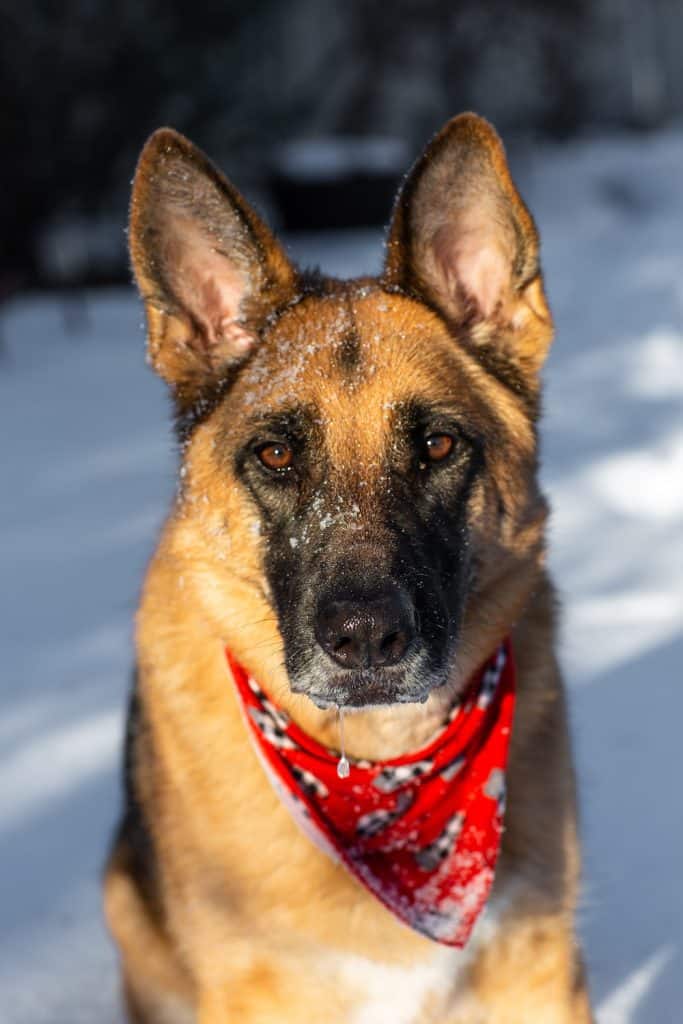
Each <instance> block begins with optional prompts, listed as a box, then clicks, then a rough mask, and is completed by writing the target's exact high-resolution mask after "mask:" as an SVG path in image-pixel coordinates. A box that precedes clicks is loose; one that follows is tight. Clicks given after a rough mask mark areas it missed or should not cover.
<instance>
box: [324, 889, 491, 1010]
mask: <svg viewBox="0 0 683 1024" xmlns="http://www.w3.org/2000/svg"><path fill="white" fill-rule="evenodd" d="M505 903H507V901H505ZM502 904H503V901H502V900H501V899H500V897H498V898H496V897H494V899H492V900H491V901H490V903H489V905H488V906H487V907H486V909H485V910H484V912H483V913H482V915H481V917H480V919H479V921H478V922H477V924H476V926H475V928H474V931H473V932H472V936H471V938H470V940H469V942H468V943H467V946H466V947H465V948H464V949H452V948H450V947H448V946H442V945H438V944H436V943H435V944H434V950H433V953H432V955H431V956H430V957H429V958H427V959H425V960H422V961H421V962H419V963H417V964H414V965H393V964H386V963H382V962H381V961H379V960H371V959H369V958H367V957H361V956H355V955H353V954H340V955H338V956H335V958H334V969H335V975H336V977H337V978H338V980H339V983H340V984H341V985H342V986H345V987H348V989H349V990H350V991H351V992H353V993H354V996H355V1000H356V1001H355V1005H354V1010H353V1012H352V1014H351V1015H350V1017H349V1024H388V1022H391V1024H422V1021H423V1020H431V1019H432V1017H431V1013H435V1012H436V1013H439V1012H440V1011H441V1012H443V1011H445V1010H446V1009H447V1007H449V1005H452V1003H453V1002H455V1001H456V1000H457V998H458V996H459V995H460V994H461V993H462V984H463V974H464V972H465V971H466V969H467V967H468V966H469V965H470V964H471V963H472V961H473V960H474V959H475V957H476V955H477V954H478V952H479V951H480V950H481V949H482V947H484V946H485V945H487V944H488V943H489V942H490V941H491V940H492V938H493V937H494V935H495V934H496V932H497V930H498V927H499V923H500V911H501V909H502ZM429 1011H431V1013H429ZM423 1014H428V1016H426V1017H423V1016H422V1015H423Z"/></svg>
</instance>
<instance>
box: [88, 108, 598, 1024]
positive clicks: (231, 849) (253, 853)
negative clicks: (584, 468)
mask: <svg viewBox="0 0 683 1024" xmlns="http://www.w3.org/2000/svg"><path fill="white" fill-rule="evenodd" d="M130 251H131V258H132V264H133V268H134V274H135V278H136V281H137V285H138V287H139V290H140V293H141V296H142V299H143V301H144V304H145V308H146V316H147V325H148V359H149V361H150V363H151V365H152V367H153V368H154V369H155V370H156V372H157V373H158V374H160V376H161V377H162V378H163V379H164V380H165V381H166V383H167V384H168V386H169V389H170V392H171V395H172V398H173V405H174V409H175V420H176V429H177V433H178V439H179V448H180V474H179V486H178V494H177V498H176V500H175V502H174V505H173V508H172V511H171V513H170V515H169V517H168V520H167V522H166V524H165V526H164V528H163V531H162V534H161V538H160V542H159V545H158V548H157V550H156V553H155V554H154V557H153V558H152V561H151V564H150V566H149V570H148V573H147V576H146V580H145V583H144V587H143V591H142V597H141V603H140V608H139V612H138V617H137V669H136V680H135V685H134V690H133V695H132V699H131V705H130V712H129V718H128V732H127V743H126V757H125V762H126V768H125V809H124V813H123V818H122V821H121V824H120V827H119V829H118V832H117V835H116V839H115V841H114V844H113V847H112V851H111V854H110V858H109V861H108V865H107V869H106V876H105V912H106V917H107V921H108V925H109V928H110V931H111V933H112V935H113V937H114V939H115V941H116V943H117V946H118V950H119V953H120V960H121V971H122V979H123V989H124V994H125V1001H126V1006H127V1012H128V1016H129V1019H130V1021H132V1022H137V1024H184V1022H190V1021H193V1022H198V1024H228V1022H232V1021H234V1022H239V1024H271V1022H272V1024H275V1022H277V1024H287V1022H290V1021H291V1022H294V1021H296V1022H298V1024H300V1022H302V1021H320V1022H322V1024H342V1022H344V1024H351V1022H355V1024H429V1022H433V1024H477V1022H487V1024H488V1022H490V1024H587V1022H589V1021H591V1020H592V1016H591V1010H590V1005H589V996H588V993H587V986H586V981H585V975H584V969H583V966H582V957H581V953H580V950H579V947H578V944H577V940H576V936H575V931H574V923H573V916H574V911H575V907H576V902H577V888H578V884H579V866H580V865H579V859H580V858H579V849H578V841H577V825H576V807H575V782H574V775H573V767H572V756H571V749H570V742H569V737H568V728H567V713H566V707H565V695H564V690H563V684H562V681H561V677H560V672H559V670H558V665H557V660H556V656H555V651H554V648H555V630H556V625H555V623H556V600H555V596H554V591H553V586H552V583H551V581H550V579H549V576H548V572H547V570H546V568H545V564H544V560H545V550H546V548H545V539H544V532H545V525H546V521H547V516H548V508H547V504H546V501H545V500H544V498H543V496H542V494H541V492H540V490H539V485H538V482H537V462H538V454H537V429H538V418H539V390H540V382H539V374H540V370H541V367H542V364H543V361H544V358H545V356H546V353H547V350H548V348H549V345H550V342H551V338H552V333H553V328H552V320H551V315H550V312H549V310H548V306H547V302H546V298H545V294H544V287H543V280H542V274H541V270H540V266H539V240H538V235H537V231H536V228H535V225H534V222H533V220H532V217H531V215H530V213H529V211H528V210H527V208H526V206H525V205H524V202H523V201H522V199H521V198H520V196H519V194H518V192H517V189H516V187H515V185H514V184H513V182H512V179H511V177H510V173H509V169H508V166H507V162H506V157H505V153H504V149H503V146H502V143H501V141H500V139H499V138H498V136H497V134H496V132H495V131H494V129H493V128H492V127H491V126H490V125H489V124H488V123H487V122H486V121H484V120H483V119H481V118H480V117H478V116H476V115H474V114H462V115H460V116H458V117H455V118H454V119H453V120H451V121H450V122H449V123H448V124H446V126H445V127H444V128H443V129H442V131H441V132H440V133H439V134H438V135H436V137H435V138H434V139H433V140H432V141H431V143H430V144H429V145H428V146H427V148H426V150H425V151H424V153H423V154H422V156H421V157H420V158H419V159H418V161H417V162H416V164H415V165H414V167H413V168H412V170H411V171H410V172H409V174H408V175H407V177H406V179H405V181H404V183H403V185H402V187H401V189H400V192H399V194H398V197H397V199H396V203H395V208H394V211H393V215H392V219H391V223H390V227H389V230H388V236H387V241H386V258H385V263H384V267H383V271H382V273H381V275H380V276H379V277H377V278H371V277H367V278H361V279H357V280H352V281H339V280H334V279H330V278H327V277H323V276H321V275H320V274H318V273H310V272H302V271H300V270H299V269H297V268H296V267H295V266H294V265H293V264H292V262H291V261H290V260H289V258H288V256H287V254H286V252H285V250H284V248H283V247H282V246H281V245H280V244H279V243H278V241H277V240H276V239H275V237H274V236H273V235H272V234H271V232H270V230H269V229H268V228H267V227H266V225H265V224H264V222H263V221H262V220H261V219H260V217H259V216H258V215H257V214H256V213H255V212H254V210H253V209H252V208H251V207H250V206H249V205H248V204H247V202H246V201H245V200H244V199H243V198H242V197H241V195H240V194H239V193H238V192H237V191H236V189H235V188H234V187H233V186H232V185H231V184H230V183H229V182H228V181H227V180H226V179H225V178H224V177H223V176H222V175H221V173H220V172H219V171H218V170H217V169H216V168H215V167H214V166H213V165H212V164H211V163H210V162H209V160H208V159H207V158H206V157H205V156H204V155H203V154H202V153H201V152H199V151H198V150H197V149H196V148H195V147H194V146H193V145H192V144H191V143H190V142H189V141H187V140H186V139H185V138H183V137H182V136H180V135H178V134H177V133H176V132H174V131H172V130H170V129H161V130H159V131H158V132H156V133H155V134H154V135H153V136H152V137H151V138H150V139H149V141H148V142H147V144H146V145H145V147H144V150H143V152H142V155H141V157H140V161H139V164H138V167H137V172H136V175H135V180H134V185H133V195H132V204H131V218H130ZM340 726H343V729H344V736H343V741H342V738H341V735H340ZM337 762H338V764H337ZM335 766H336V767H335ZM387 837H388V838H387Z"/></svg>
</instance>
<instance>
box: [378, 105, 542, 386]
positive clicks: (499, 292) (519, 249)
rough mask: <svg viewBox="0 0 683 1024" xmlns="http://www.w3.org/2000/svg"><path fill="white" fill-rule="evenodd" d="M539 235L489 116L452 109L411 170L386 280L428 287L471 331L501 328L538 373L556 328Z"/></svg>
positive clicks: (423, 291) (513, 350)
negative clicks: (547, 294)
mask: <svg viewBox="0 0 683 1024" xmlns="http://www.w3.org/2000/svg"><path fill="white" fill-rule="evenodd" d="M538 248H539V246H538V234H537V232H536V227H535V225H534V222H533V220H532V217H531V214H530V213H529V211H528V210H527V208H526V206H525V205H524V202H523V201H522V199H521V197H520V195H519V193H518V192H517V189H516V188H515V186H514V184H513V181H512V178H511V177H510V172H509V169H508V166H507V161H506V159H505V151H504V149H503V144H502V143H501V141H500V139H499V137H498V135H497V134H496V132H495V131H494V129H493V128H492V127H491V125H490V124H489V123H488V122H487V121H485V120H484V119H483V118H481V117H478V116H477V115H476V114H460V115H459V116H458V117H455V118H453V120H452V121H449V122H448V124H447V125H446V126H445V127H444V128H443V129H442V131H441V132H439V134H438V135H437V136H436V137H435V138H434V139H433V140H432V142H431V143H430V144H429V146H428V147H427V149H426V150H425V152H424V153H423V155H422V156H421V157H420V159H419V160H418V162H417V163H416V165H415V167H414V168H413V170H412V171H411V172H410V174H409V175H408V177H407V179H406V181H405V183H404V185H403V188H402V189H401V192H400V193H399V196H398V198H397V201H396V207H395V210H394V215H393V220H392V223H391V226H390V230H389V239H388V245H387V260H386V265H385V272H384V280H385V282H386V284H387V285H388V286H389V287H397V288H405V289H407V290H409V291H412V292H415V293H417V294H419V295H422V296H424V297H425V298H426V299H427V301H428V302H430V303H432V304H433V305H434V306H436V307H437V308H438V309H439V310H440V311H441V312H442V313H443V314H444V315H445V316H446V318H447V319H448V320H449V321H451V322H452V323H455V324H456V325H458V326H463V325H467V326H468V327H469V328H471V330H470V334H471V337H472V338H473V339H475V341H476V340H477V339H480V340H481V341H485V340H486V341H490V339H491V338H492V336H493V334H494V331H495V333H496V336H498V337H499V338H500V339H501V343H504V344H505V345H506V346H507V347H508V349H509V350H510V354H511V355H512V356H515V357H517V359H518V360H519V361H520V362H521V364H522V366H523V367H524V368H527V369H528V370H530V371H531V372H536V371H537V370H538V368H539V367H540V365H541V363H542V362H543V359H544V357H545V354H546V351H547V348H548V346H549V344H550V340H551V337H552V322H551V318H550V313H549V311H548V307H547V304H546V300H545V295H544V292H543V282H542V278H541V271H540V267H539V263H538Z"/></svg>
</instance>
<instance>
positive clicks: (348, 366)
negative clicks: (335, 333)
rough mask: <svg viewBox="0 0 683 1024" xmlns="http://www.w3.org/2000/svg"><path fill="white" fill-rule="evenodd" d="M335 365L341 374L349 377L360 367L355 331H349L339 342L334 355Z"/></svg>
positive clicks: (357, 338)
mask: <svg viewBox="0 0 683 1024" xmlns="http://www.w3.org/2000/svg"><path fill="white" fill-rule="evenodd" d="M336 357H337V363H338V365H339V368H340V370H341V371H342V373H344V374H347V375H349V376H350V375H351V374H353V373H355V372H356V371H357V370H358V369H359V367H360V360H361V344H360V338H359V337H358V334H357V333H356V331H353V330H352V331H349V332H348V333H347V334H345V335H344V337H343V338H342V340H341V343H340V345H339V347H338V349H337V353H336Z"/></svg>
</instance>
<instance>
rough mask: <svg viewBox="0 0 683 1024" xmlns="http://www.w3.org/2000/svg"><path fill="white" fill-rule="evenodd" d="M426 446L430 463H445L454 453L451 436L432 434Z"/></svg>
mask: <svg viewBox="0 0 683 1024" xmlns="http://www.w3.org/2000/svg"><path fill="white" fill-rule="evenodd" d="M425 445H426V448H427V458H428V459H429V461H430V462H443V460H444V459H445V458H447V457H448V456H449V455H450V454H451V452H452V451H453V438H452V437H451V435H450V434H430V435H429V437H428V438H427V440H426V441H425Z"/></svg>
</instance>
